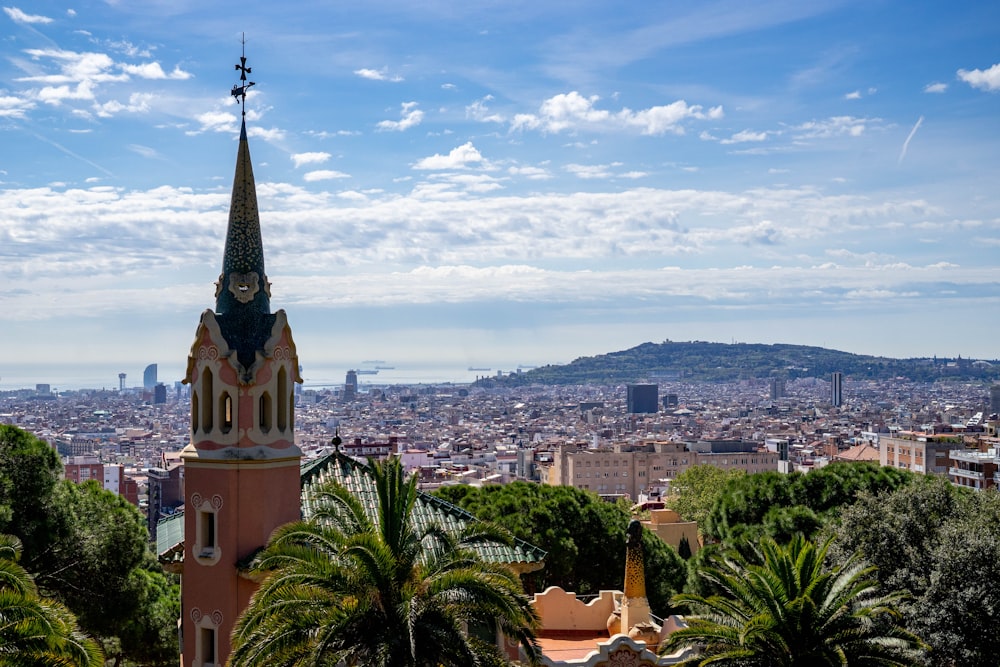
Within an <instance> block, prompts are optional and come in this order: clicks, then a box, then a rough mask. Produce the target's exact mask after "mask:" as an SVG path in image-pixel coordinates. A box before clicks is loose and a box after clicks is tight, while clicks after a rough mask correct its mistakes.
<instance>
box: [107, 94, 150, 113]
mask: <svg viewBox="0 0 1000 667" xmlns="http://www.w3.org/2000/svg"><path fill="white" fill-rule="evenodd" d="M152 99H153V95H152V94H151V93H132V94H131V95H130V96H129V99H128V102H127V103H124V104H123V103H122V102H119V101H117V100H110V101H108V102H105V103H104V104H95V105H94V111H95V112H96V113H97V115H98V116H99V117H101V118H111V117H112V116H115V115H117V114H119V113H123V112H124V113H145V112H147V111H149V103H150V101H152Z"/></svg>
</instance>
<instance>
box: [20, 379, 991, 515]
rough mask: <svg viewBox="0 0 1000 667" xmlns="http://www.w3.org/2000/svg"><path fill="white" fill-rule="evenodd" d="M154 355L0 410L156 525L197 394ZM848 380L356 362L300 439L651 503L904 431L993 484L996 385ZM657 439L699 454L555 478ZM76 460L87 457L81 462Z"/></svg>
mask: <svg viewBox="0 0 1000 667" xmlns="http://www.w3.org/2000/svg"><path fill="white" fill-rule="evenodd" d="M151 368H152V372H153V376H154V380H153V381H152V382H149V383H148V384H147V386H146V387H135V388H124V387H123V388H120V389H118V390H76V391H64V392H59V393H58V394H55V393H52V392H50V391H49V388H48V387H47V386H45V385H42V386H38V387H35V388H26V389H22V390H18V391H8V392H4V393H3V394H2V395H0V423H7V424H11V425H14V426H18V427H21V428H24V429H27V430H29V431H31V432H32V433H34V434H36V435H37V436H38V437H40V438H42V439H43V440H45V441H46V442H49V443H51V444H52V446H53V447H56V448H57V449H58V451H59V453H60V454H61V455H62V456H63V457H64V461H65V463H66V464H67V474H68V475H70V476H73V478H74V479H75V480H81V479H90V478H95V479H106V482H105V485H106V487H107V488H109V489H110V490H114V491H116V492H121V493H127V495H129V499H130V501H131V502H133V503H135V504H137V505H138V506H140V507H141V508H142V509H143V510H144V511H147V512H149V516H150V517H151V518H150V522H149V526H150V528H151V530H153V531H155V525H156V522H157V521H158V520H159V519H160V518H161V517H162V516H163V515H164V514H165V513H169V512H171V511H172V510H173V509H174V508H175V507H176V506H177V505H179V504H180V503H181V501H182V495H175V497H174V498H173V499H172V500H170V501H168V502H166V503H165V504H163V503H159V504H156V505H155V506H154V507H153V508H152V509H151V511H150V507H149V497H150V490H149V489H150V482H151V477H152V483H153V484H154V485H156V484H158V483H159V481H158V480H160V479H161V478H162V477H163V476H164V475H166V476H167V477H168V478H169V472H170V470H175V469H176V468H177V467H178V466H179V465H180V451H181V450H182V449H183V448H184V446H185V445H187V444H188V441H189V438H190V435H189V429H190V420H191V406H190V391H189V388H188V387H187V386H185V385H181V384H180V383H177V385H176V386H174V387H171V388H170V389H169V390H167V388H166V386H165V385H164V384H163V383H157V382H155V366H153V367H151ZM839 381H840V382H843V385H842V387H841V393H840V395H839V397H840V400H839V402H840V403H841V404H840V405H834V398H833V380H826V379H822V378H803V379H798V380H793V381H785V380H774V379H760V380H745V381H741V382H735V383H696V384H682V383H662V384H658V385H652V384H638V385H619V386H565V385H562V386H543V385H534V386H526V387H513V388H506V387H504V386H502V385H500V386H496V385H493V383H489V382H478V383H476V384H470V385H465V384H444V385H413V386H381V385H376V384H361V385H359V384H358V376H357V375H356V374H355V373H354V372H350V373H349V374H348V376H347V381H346V382H345V384H344V385H343V387H341V388H331V389H322V390H315V389H305V390H302V389H299V390H297V391H296V405H297V408H296V417H295V419H296V424H295V438H296V444H297V445H298V446H299V448H300V449H301V450H302V451H303V454H304V457H305V458H306V459H307V460H308V459H310V458H317V457H319V456H322V455H323V454H326V453H328V452H329V451H330V449H331V444H330V443H331V440H332V438H333V437H334V436H335V435H339V437H340V438H341V439H342V440H343V445H342V446H341V449H342V450H343V451H344V452H345V453H346V454H348V455H350V456H352V457H355V458H357V459H358V460H359V461H364V460H366V459H367V458H368V457H373V458H384V457H386V456H388V455H390V454H393V455H398V456H400V457H401V458H402V460H403V461H404V464H405V466H406V469H407V470H408V471H416V472H418V473H419V475H420V480H421V486H422V488H427V489H433V488H436V487H437V486H440V485H444V484H458V483H461V484H484V483H485V484H489V483H500V484H503V483H508V482H511V481H514V480H529V481H533V482H541V483H550V484H567V485H572V486H577V487H579V488H583V489H587V490H590V491H593V492H595V493H598V494H600V495H606V496H609V497H610V496H624V497H627V498H629V499H630V500H631V501H633V502H644V501H646V500H648V499H649V498H650V497H657V498H658V497H659V496H661V495H665V494H666V493H667V491H668V490H669V483H670V480H671V479H672V478H673V477H675V476H676V475H677V474H678V473H680V472H682V471H683V470H684V469H686V468H687V467H689V466H693V465H697V464H699V463H712V464H713V465H717V466H721V467H725V468H729V467H742V468H743V469H746V470H748V471H749V472H758V471H762V470H778V467H779V466H778V460H779V450H780V451H784V452H786V453H787V460H788V462H789V465H788V467H787V468H786V470H798V471H806V470H809V469H812V468H814V467H822V466H823V465H825V464H827V463H829V462H831V461H838V460H868V461H879V454H880V452H886V447H884V446H883V447H880V443H884V442H887V441H888V439H889V438H899V437H910V438H913V439H921V440H923V441H927V440H931V441H934V440H935V439H939V440H942V441H943V442H945V443H947V445H946V447H945V450H947V451H952V450H954V451H955V458H954V459H949V461H948V462H944V463H942V462H939V463H938V467H937V468H934V469H933V470H931V469H926V470H925V469H923V468H921V467H920V465H921V464H919V463H916V462H915V461H910V460H898V459H889V458H886V457H884V460H883V461H882V464H883V465H895V466H898V467H902V468H908V469H913V470H915V471H916V472H927V473H931V472H933V473H937V474H945V475H947V474H948V469H952V476H953V481H954V482H955V483H958V484H965V485H971V486H974V487H976V488H985V487H992V486H993V485H994V484H995V482H994V480H993V478H992V476H991V474H987V475H985V476H984V475H983V474H981V473H982V471H983V470H984V469H985V470H988V471H990V473H991V472H992V471H993V470H995V468H996V465H997V461H998V460H1000V459H997V457H995V456H993V454H991V453H989V451H988V450H989V449H990V448H991V447H992V446H993V445H994V444H995V443H996V442H997V441H995V440H994V437H995V435H996V433H995V431H994V430H993V429H991V428H990V427H989V417H990V415H991V414H994V415H995V414H996V413H997V412H998V410H1000V404H998V401H1000V393H998V392H995V391H994V392H992V393H991V389H990V386H989V385H985V384H983V383H981V382H975V383H972V382H939V383H914V382H909V381H905V380H902V379H900V380H897V381H891V382H885V381H864V380H862V381H854V380H851V379H850V378H847V379H846V380H845V379H844V378H843V377H842V376H841V377H839ZM491 385H493V386H491ZM637 389H638V390H644V389H645V390H650V391H651V395H649V396H646V397H645V398H646V399H647V404H646V405H637V404H630V401H629V395H630V392H631V391H633V390H637ZM653 442H661V443H668V442H669V443H683V444H684V449H683V451H684V452H687V453H688V454H690V455H686V456H682V457H680V458H678V457H676V456H675V457H671V459H676V460H674V462H673V464H672V465H671V464H668V465H666V466H664V467H662V468H660V469H658V470H653V469H651V470H649V471H648V472H647V471H643V474H642V476H641V477H638V478H637V477H636V476H635V474H634V473H633V476H632V478H631V479H626V478H624V477H623V478H617V474H616V475H615V477H616V478H617V479H616V478H612V479H611V480H610V481H609V480H604V479H603V478H602V480H601V481H598V480H596V479H592V478H590V475H589V473H584V474H586V475H587V476H586V477H584V478H574V477H565V476H562V477H561V476H560V470H561V469H562V468H564V467H565V466H566V457H567V456H568V455H569V456H570V458H572V453H574V452H581V453H586V452H590V453H598V452H602V451H628V450H630V449H636V448H639V447H640V446H641V445H642V444H643V443H653ZM712 443H715V445H714V448H713V446H712ZM736 443H738V445H737V444H736ZM966 450H971V451H973V452H980V451H981V452H982V454H981V455H980V454H978V453H977V454H976V455H972V454H970V453H969V452H968V451H966ZM737 452H743V453H746V452H755V453H758V452H759V453H761V455H762V458H761V460H760V462H759V463H758V462H757V461H756V460H755V461H754V463H753V464H752V466H751V464H748V463H746V462H745V456H740V457H737V456H732V455H727V454H733V453H737ZM764 455H767V458H766V459H765V458H763V457H764ZM699 456H700V458H698V457H699ZM970 456H972V458H973V459H975V460H976V461H977V462H978V467H975V468H974V469H975V470H978V471H979V473H980V474H978V475H976V474H971V473H970V474H971V476H970V474H967V473H966V472H965V470H966V469H967V468H968V465H967V464H966V463H963V462H965V461H968V460H971V459H970V458H969V457H970ZM560 462H561V464H560ZM615 465H616V466H617V465H618V464H617V461H616V462H615ZM942 465H943V466H944V467H942ZM78 469H81V470H85V472H83V473H82V476H81V473H78V472H77V470H78ZM105 470H109V471H110V470H114V474H111V473H110V472H109V473H107V474H105ZM616 473H617V471H616ZM176 474H177V472H176V470H175V482H176ZM637 480H641V483H637ZM175 486H176V485H175ZM125 488H128V489H129V491H128V492H125V491H124V490H123V489H125ZM179 492H181V489H180V488H179V487H177V488H175V491H174V493H175V494H178V493H179ZM154 495H156V496H157V497H160V495H161V494H160V493H159V492H157V493H156V494H154Z"/></svg>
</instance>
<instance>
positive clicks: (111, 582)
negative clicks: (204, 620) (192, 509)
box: [0, 425, 180, 665]
mask: <svg viewBox="0 0 1000 667" xmlns="http://www.w3.org/2000/svg"><path fill="white" fill-rule="evenodd" d="M61 474H62V464H61V463H60V461H59V457H58V455H57V454H56V452H55V451H54V450H53V449H52V448H51V447H49V445H47V444H46V443H44V442H42V441H41V440H39V439H38V438H36V437H35V436H33V435H31V434H30V433H27V432H26V431H23V430H21V429H18V428H15V427H11V426H6V425H0V530H2V531H5V532H8V533H10V534H12V535H15V536H16V537H18V538H19V539H20V540H21V542H22V543H23V544H24V555H23V561H22V564H23V566H24V567H25V569H26V570H27V571H29V572H30V573H32V575H33V576H34V581H35V583H36V584H37V586H38V588H39V589H40V591H41V592H42V593H43V594H44V595H45V596H46V597H50V598H54V599H56V600H59V601H60V602H61V603H63V604H65V605H66V606H67V607H69V609H70V610H72V612H73V613H74V614H75V615H76V618H77V619H78V621H79V624H80V626H81V627H82V628H83V630H84V631H85V632H87V633H88V634H90V635H92V636H94V637H96V638H98V639H99V640H101V642H102V643H103V644H104V646H105V649H106V650H105V652H106V653H107V654H108V655H109V656H128V657H130V658H134V659H138V660H142V661H143V662H145V663H146V664H151V665H152V664H155V665H160V664H173V663H175V662H176V658H177V654H178V648H177V633H176V632H175V631H174V629H173V628H174V624H175V619H176V617H177V615H178V614H179V607H180V602H179V599H180V596H179V592H178V586H177V585H176V583H173V582H172V580H171V579H169V578H168V577H167V576H166V575H165V574H164V572H163V570H162V569H161V568H160V566H159V564H158V563H157V562H156V559H155V557H154V556H153V555H152V553H151V552H150V551H149V548H148V542H149V534H148V532H147V530H146V525H145V520H144V519H143V516H142V513H141V512H140V511H139V509H138V508H136V507H134V506H133V505H131V504H130V503H129V502H128V501H126V500H125V499H124V498H122V497H121V496H118V495H116V494H114V493H111V492H110V491H105V490H104V489H103V488H101V486H100V484H98V483H97V482H96V481H90V482H87V483H86V484H82V485H76V484H74V483H72V482H70V481H66V480H61V481H60V479H59V478H60V476H61ZM164 621H167V623H168V625H167V626H166V628H164V627H163V622H164Z"/></svg>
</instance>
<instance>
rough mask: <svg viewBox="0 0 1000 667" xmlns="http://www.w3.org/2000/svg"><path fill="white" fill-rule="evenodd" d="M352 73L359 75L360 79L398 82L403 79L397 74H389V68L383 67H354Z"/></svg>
mask: <svg viewBox="0 0 1000 667" xmlns="http://www.w3.org/2000/svg"><path fill="white" fill-rule="evenodd" d="M354 73H355V74H356V75H357V76H360V77H361V78H362V79H368V80H370V81H391V82H393V83H399V82H400V81H402V80H403V77H401V76H399V75H398V74H393V75H390V74H389V68H388V67H383V68H382V69H368V68H362V69H356V70H354Z"/></svg>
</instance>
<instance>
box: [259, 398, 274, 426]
mask: <svg viewBox="0 0 1000 667" xmlns="http://www.w3.org/2000/svg"><path fill="white" fill-rule="evenodd" d="M258 411H259V415H258V420H257V423H258V424H259V425H260V430H262V431H264V432H265V433H267V432H268V431H270V430H271V394H269V393H268V392H266V391H265V392H264V393H263V394H261V395H260V402H259V407H258Z"/></svg>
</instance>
